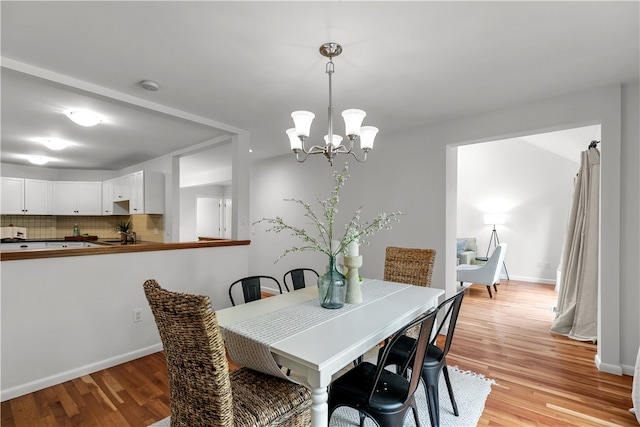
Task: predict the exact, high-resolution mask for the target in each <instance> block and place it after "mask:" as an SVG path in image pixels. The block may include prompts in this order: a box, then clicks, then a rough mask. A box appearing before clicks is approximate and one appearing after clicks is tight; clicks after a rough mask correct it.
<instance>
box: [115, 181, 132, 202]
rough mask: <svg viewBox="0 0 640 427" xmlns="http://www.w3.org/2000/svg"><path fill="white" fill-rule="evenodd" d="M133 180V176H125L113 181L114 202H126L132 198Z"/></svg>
mask: <svg viewBox="0 0 640 427" xmlns="http://www.w3.org/2000/svg"><path fill="white" fill-rule="evenodd" d="M131 178H132V175H125V176H121V177H119V178H115V179H113V180H111V181H112V183H113V201H114V202H124V201H127V200H129V199H130V198H131Z"/></svg>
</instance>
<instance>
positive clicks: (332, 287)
mask: <svg viewBox="0 0 640 427" xmlns="http://www.w3.org/2000/svg"><path fill="white" fill-rule="evenodd" d="M346 293H347V280H346V279H345V277H344V275H343V274H342V273H340V272H339V271H338V270H337V269H336V257H333V256H332V257H329V267H328V270H327V272H326V273H324V274H323V275H322V276H320V277H319V278H318V299H319V300H320V305H321V306H322V307H324V308H331V309H335V308H342V306H344V300H345V295H346Z"/></svg>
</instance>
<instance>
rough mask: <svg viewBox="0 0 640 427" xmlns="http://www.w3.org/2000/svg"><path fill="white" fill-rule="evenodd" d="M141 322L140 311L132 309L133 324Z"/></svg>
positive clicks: (139, 309)
mask: <svg viewBox="0 0 640 427" xmlns="http://www.w3.org/2000/svg"><path fill="white" fill-rule="evenodd" d="M136 322H142V309H141V308H134V309H133V323H136Z"/></svg>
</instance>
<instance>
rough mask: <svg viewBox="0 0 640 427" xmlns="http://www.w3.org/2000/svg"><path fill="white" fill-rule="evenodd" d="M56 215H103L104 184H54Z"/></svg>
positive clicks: (68, 182)
mask: <svg viewBox="0 0 640 427" xmlns="http://www.w3.org/2000/svg"><path fill="white" fill-rule="evenodd" d="M53 214H54V215H102V182H74V181H55V182H53Z"/></svg>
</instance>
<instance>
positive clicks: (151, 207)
mask: <svg viewBox="0 0 640 427" xmlns="http://www.w3.org/2000/svg"><path fill="white" fill-rule="evenodd" d="M130 177H131V181H130V182H131V192H130V194H129V196H130V197H129V213H130V214H163V213H164V174H162V173H161V172H149V171H140V172H136V173H133V174H131V175H130Z"/></svg>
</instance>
